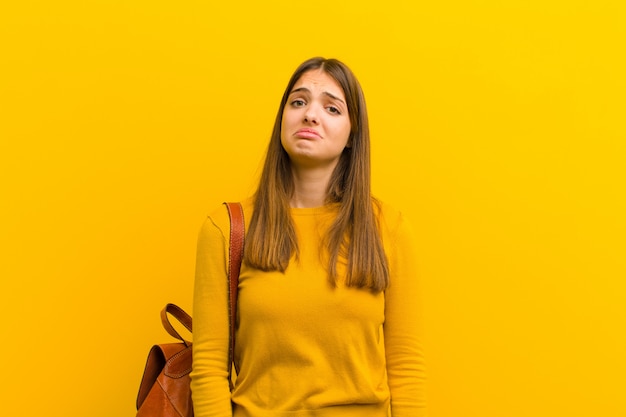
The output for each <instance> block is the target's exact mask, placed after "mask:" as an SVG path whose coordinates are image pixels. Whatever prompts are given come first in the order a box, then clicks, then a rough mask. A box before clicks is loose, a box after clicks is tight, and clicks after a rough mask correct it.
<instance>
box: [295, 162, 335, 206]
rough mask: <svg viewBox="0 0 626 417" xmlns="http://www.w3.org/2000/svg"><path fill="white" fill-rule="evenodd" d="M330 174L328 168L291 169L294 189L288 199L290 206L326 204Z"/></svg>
mask: <svg viewBox="0 0 626 417" xmlns="http://www.w3.org/2000/svg"><path fill="white" fill-rule="evenodd" d="M331 176H332V170H328V169H323V170H322V169H317V170H312V169H304V170H303V169H300V170H293V183H294V191H293V196H292V197H291V201H290V204H291V207H294V208H311V207H320V206H323V205H324V204H326V196H327V192H328V183H329V181H330V177H331Z"/></svg>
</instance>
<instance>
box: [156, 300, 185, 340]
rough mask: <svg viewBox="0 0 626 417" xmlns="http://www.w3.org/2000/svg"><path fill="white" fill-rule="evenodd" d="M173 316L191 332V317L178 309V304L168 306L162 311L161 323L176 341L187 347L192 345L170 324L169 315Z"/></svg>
mask: <svg viewBox="0 0 626 417" xmlns="http://www.w3.org/2000/svg"><path fill="white" fill-rule="evenodd" d="M168 313H169V314H171V315H172V316H173V317H174V318H176V319H177V320H178V321H179V322H180V323H181V324H182V325H183V326H185V328H186V329H187V330H189V331H190V332H191V328H192V327H191V326H192V324H191V316H189V314H187V313H185V311H184V310H183V309H182V308H180V307H178V306H177V305H176V304H171V303H170V304H167V305H166V306H165V308H164V309H163V310H161V323H163V327H164V328H165V330H166V331H167V332H168V333H169V334H170V335H171V336H173V337H175V338H176V339H178V340H180V341H181V342H183V343H184V344H185V346H189V345H191V342H189V341H188V340H185V339H184V338H183V337H182V336H181V335H180V334H179V333H178V332H177V331H176V329H174V326H172V323H170V319H169V316H168V315H167V314H168Z"/></svg>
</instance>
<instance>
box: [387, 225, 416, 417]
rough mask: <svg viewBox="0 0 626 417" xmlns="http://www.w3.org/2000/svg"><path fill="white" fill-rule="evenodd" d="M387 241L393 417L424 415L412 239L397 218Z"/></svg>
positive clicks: (388, 321)
mask: <svg viewBox="0 0 626 417" xmlns="http://www.w3.org/2000/svg"><path fill="white" fill-rule="evenodd" d="M396 226H397V227H395V230H393V232H392V233H391V239H389V240H390V242H388V248H389V249H388V254H387V256H388V260H389V270H390V271H389V272H390V285H389V288H388V289H387V291H385V324H384V331H385V352H386V357H387V373H388V378H389V388H390V391H391V415H392V416H393V417H423V416H425V415H426V400H425V379H426V378H425V366H424V354H423V346H422V340H421V337H420V327H421V323H420V322H421V320H422V317H421V305H420V300H421V297H420V289H419V277H418V272H417V265H416V264H417V262H416V259H417V258H416V256H417V255H416V250H415V239H414V236H413V232H412V230H411V227H410V225H409V224H408V223H407V222H406V220H405V219H404V218H403V217H402V215H399V216H398V222H397V224H396Z"/></svg>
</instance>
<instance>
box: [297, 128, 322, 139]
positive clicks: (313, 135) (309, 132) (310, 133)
mask: <svg viewBox="0 0 626 417" xmlns="http://www.w3.org/2000/svg"><path fill="white" fill-rule="evenodd" d="M294 136H296V137H298V138H302V139H319V138H321V137H322V136H321V135H320V134H319V133H318V132H317V130H315V129H300V130H298V131H297V132H296V133H295V134H294Z"/></svg>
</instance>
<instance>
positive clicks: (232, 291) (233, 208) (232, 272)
mask: <svg viewBox="0 0 626 417" xmlns="http://www.w3.org/2000/svg"><path fill="white" fill-rule="evenodd" d="M224 204H226V207H227V208H228V215H229V217H230V247H229V249H228V255H229V256H228V284H229V285H228V289H229V291H228V294H229V313H230V320H229V328H230V345H229V347H228V380H229V381H230V385H231V389H232V378H231V377H232V368H233V361H234V359H235V327H236V322H237V295H238V289H239V272H240V271H241V261H242V259H243V245H244V237H245V223H244V218H243V208H242V207H241V203H224Z"/></svg>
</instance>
